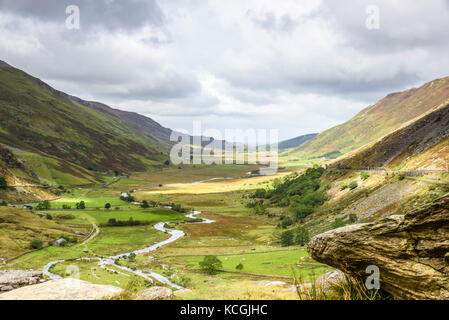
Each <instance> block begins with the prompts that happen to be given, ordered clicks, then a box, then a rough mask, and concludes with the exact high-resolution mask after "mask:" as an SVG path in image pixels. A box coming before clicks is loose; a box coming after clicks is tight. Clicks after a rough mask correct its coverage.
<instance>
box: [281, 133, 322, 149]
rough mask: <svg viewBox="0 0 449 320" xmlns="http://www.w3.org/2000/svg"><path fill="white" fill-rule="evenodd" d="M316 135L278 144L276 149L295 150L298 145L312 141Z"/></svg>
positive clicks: (308, 135) (307, 135)
mask: <svg viewBox="0 0 449 320" xmlns="http://www.w3.org/2000/svg"><path fill="white" fill-rule="evenodd" d="M317 135H318V134H317V133H312V134H306V135H303V136H299V137H296V138H292V139H289V140H284V141H281V142H279V144H278V148H279V150H285V149H291V148H296V147H299V146H300V145H302V144H304V143H306V142H307V141H309V140H312V139H313V138H315V137H316V136H317Z"/></svg>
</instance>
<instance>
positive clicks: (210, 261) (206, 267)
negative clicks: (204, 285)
mask: <svg viewBox="0 0 449 320" xmlns="http://www.w3.org/2000/svg"><path fill="white" fill-rule="evenodd" d="M199 265H200V268H201V271H202V272H204V273H206V274H209V275H214V274H216V273H217V272H218V271H219V270H220V269H221V268H222V266H223V263H222V262H221V261H220V259H218V258H217V257H216V256H205V257H204V259H203V261H201V262H200V263H199Z"/></svg>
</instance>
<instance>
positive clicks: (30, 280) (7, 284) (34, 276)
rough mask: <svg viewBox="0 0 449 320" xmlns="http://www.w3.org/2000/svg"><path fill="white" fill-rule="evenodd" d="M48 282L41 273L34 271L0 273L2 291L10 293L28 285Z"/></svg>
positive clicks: (6, 271)
mask: <svg viewBox="0 0 449 320" xmlns="http://www.w3.org/2000/svg"><path fill="white" fill-rule="evenodd" d="M40 281H46V280H45V279H44V278H43V275H42V272H41V271H33V270H28V271H26V270H5V271H0V287H1V291H10V290H13V289H15V288H20V287H23V286H27V285H33V284H36V283H38V282H40Z"/></svg>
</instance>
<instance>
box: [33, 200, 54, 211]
mask: <svg viewBox="0 0 449 320" xmlns="http://www.w3.org/2000/svg"><path fill="white" fill-rule="evenodd" d="M50 208H51V203H50V201H48V200H45V201H42V202H39V203H38V204H37V206H36V210H48V209H50Z"/></svg>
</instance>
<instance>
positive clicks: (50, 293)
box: [0, 278, 123, 300]
mask: <svg viewBox="0 0 449 320" xmlns="http://www.w3.org/2000/svg"><path fill="white" fill-rule="evenodd" d="M122 291H123V290H122V289H120V288H117V287H114V286H110V285H98V284H92V283H90V282H87V281H82V280H78V279H73V278H66V279H61V280H51V281H47V282H45V283H40V284H36V285H32V286H27V287H22V288H19V289H15V290H12V291H9V292H6V293H2V294H0V300H101V299H108V298H111V297H114V296H116V295H119V294H120V293H122Z"/></svg>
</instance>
